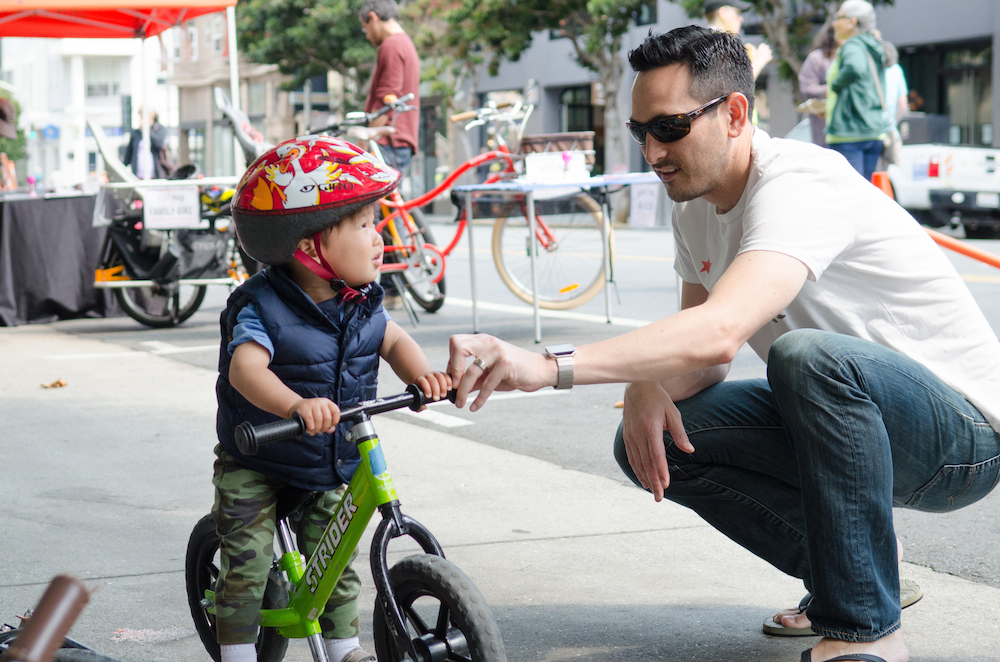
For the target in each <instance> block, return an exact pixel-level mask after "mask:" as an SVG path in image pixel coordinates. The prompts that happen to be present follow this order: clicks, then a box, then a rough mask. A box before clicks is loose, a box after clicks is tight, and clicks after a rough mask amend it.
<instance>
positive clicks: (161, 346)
mask: <svg viewBox="0 0 1000 662" xmlns="http://www.w3.org/2000/svg"><path fill="white" fill-rule="evenodd" d="M139 344H140V345H142V346H143V347H144V348H147V349H145V350H142V349H136V350H132V351H130V352H96V353H93V354H50V355H49V356H46V357H45V358H47V359H109V358H116V359H121V358H134V357H137V356H147V355H149V354H157V355H159V354H182V353H186V352H207V351H209V350H218V349H219V345H193V346H190V347H178V346H177V345H171V344H170V343H165V342H162V341H160V340H145V341H143V342H141V343H139Z"/></svg>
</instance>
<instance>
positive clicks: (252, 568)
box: [212, 446, 361, 644]
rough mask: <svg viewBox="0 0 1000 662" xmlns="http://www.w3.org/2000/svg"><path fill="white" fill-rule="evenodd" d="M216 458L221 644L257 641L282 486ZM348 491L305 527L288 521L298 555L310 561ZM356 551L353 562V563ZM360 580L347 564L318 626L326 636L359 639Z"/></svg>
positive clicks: (329, 496)
mask: <svg viewBox="0 0 1000 662" xmlns="http://www.w3.org/2000/svg"><path fill="white" fill-rule="evenodd" d="M215 454H216V456H217V459H216V461H215V477H214V478H213V480H212V482H213V483H214V484H215V507H214V508H213V509H212V515H213V516H214V518H215V526H216V528H217V530H218V532H219V535H220V536H221V538H222V540H221V542H220V546H219V551H220V557H221V558H220V568H219V579H218V581H217V583H216V587H215V609H216V612H215V614H216V621H217V624H218V640H219V643H220V644H250V643H254V642H256V641H257V624H258V622H259V620H260V608H261V603H262V602H263V599H264V588H265V587H266V586H267V575H268V571H269V570H270V569H271V561H272V559H273V556H274V553H273V547H272V545H273V542H274V532H275V528H276V522H275V512H276V510H277V494H278V492H280V491H281V489H282V488H284V487H286V486H285V485H284V483H281V482H280V481H276V480H272V479H271V478H268V477H267V476H265V475H264V474H262V473H260V472H258V471H254V470H252V469H248V468H246V467H244V466H242V465H240V464H237V463H236V461H235V460H234V458H233V456H232V455H230V454H229V453H228V452H226V451H225V450H224V449H223V448H222V446H216V448H215ZM345 489H346V487H344V486H342V487H340V488H339V489H337V490H332V491H330V492H326V493H324V494H323V496H322V497H321V498H320V499H319V500H318V501H317V502H316V503H315V505H313V506H312V508H310V509H309V510H308V512H306V514H305V516H304V517H303V518H302V520H301V521H300V522H293V521H291V519H290V520H289V524H290V525H291V526H292V528H293V531H295V535H296V537H297V542H298V546H299V550H300V551H301V552H302V553H303V554H305V556H306V558H307V559H308V558H309V556H310V555H312V552H313V549H315V547H316V545H317V543H318V542H319V539H320V537H321V536H322V535H323V532H324V531H325V530H326V526H327V524H329V522H330V518H331V517H332V516H333V511H334V509H336V507H337V504H339V503H340V500H341V498H342V497H343V493H344V491H345ZM356 556H357V551H356V550H355V552H354V556H352V557H351V561H352V563H353V561H354V558H355V557H356ZM360 589H361V581H360V579H359V577H358V573H356V572H355V571H354V568H353V567H352V565H350V564H349V565H348V566H347V569H346V570H344V574H343V575H342V576H341V578H340V581H339V582H338V583H337V587H336V589H334V592H333V595H331V596H330V600H329V601H328V602H327V603H326V610H325V611H324V613H323V615H322V616H321V617H320V619H319V622H320V626H321V627H322V630H323V636H324V637H326V638H328V639H346V638H348V637H354V636H357V635H358V593H359V591H360Z"/></svg>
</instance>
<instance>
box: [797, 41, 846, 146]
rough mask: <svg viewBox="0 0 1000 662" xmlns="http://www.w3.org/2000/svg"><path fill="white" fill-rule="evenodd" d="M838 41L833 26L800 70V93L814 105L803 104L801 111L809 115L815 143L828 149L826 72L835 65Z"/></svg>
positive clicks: (800, 107)
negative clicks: (834, 58)
mask: <svg viewBox="0 0 1000 662" xmlns="http://www.w3.org/2000/svg"><path fill="white" fill-rule="evenodd" d="M837 46H839V44H838V43H837V39H836V37H835V36H834V30H833V26H832V25H831V26H830V27H829V28H827V29H826V30H825V31H824V32H823V33H822V39H821V40H820V42H819V44H817V46H816V48H815V49H813V50H812V52H810V53H809V55H807V56H806V59H805V61H804V62H803V63H802V68H801V69H799V91H801V92H802V98H803V99H804V100H805V101H806V102H809V101H812V103H803V104H802V105H801V106H799V109H800V110H805V111H806V112H807V113H809V128H810V130H811V131H812V141H813V143H815V144H817V145H819V146H820V147H826V72H827V71H828V70H829V69H830V65H831V64H833V56H834V55H836V53H837Z"/></svg>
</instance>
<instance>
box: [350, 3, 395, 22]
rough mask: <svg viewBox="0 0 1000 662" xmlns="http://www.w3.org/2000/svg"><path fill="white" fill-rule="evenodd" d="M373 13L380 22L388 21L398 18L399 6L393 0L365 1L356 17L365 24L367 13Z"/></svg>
mask: <svg viewBox="0 0 1000 662" xmlns="http://www.w3.org/2000/svg"><path fill="white" fill-rule="evenodd" d="M369 12H375V15H376V16H378V17H379V19H380V20H383V21H388V20H389V19H390V18H396V17H397V16H399V5H397V4H396V2H395V0H365V3H364V4H363V5H361V9H360V10H359V11H358V15H359V16H360V17H361V20H362V21H363V22H365V23H367V22H368V13H369Z"/></svg>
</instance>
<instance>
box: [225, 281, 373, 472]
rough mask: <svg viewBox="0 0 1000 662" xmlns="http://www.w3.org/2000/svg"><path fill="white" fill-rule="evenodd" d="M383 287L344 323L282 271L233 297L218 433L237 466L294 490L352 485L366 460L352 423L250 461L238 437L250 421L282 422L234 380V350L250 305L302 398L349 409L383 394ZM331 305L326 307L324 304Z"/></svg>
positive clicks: (284, 375)
mask: <svg viewBox="0 0 1000 662" xmlns="http://www.w3.org/2000/svg"><path fill="white" fill-rule="evenodd" d="M382 294H383V292H382V288H381V287H379V285H378V284H377V283H372V285H371V286H370V288H369V290H368V296H367V298H366V299H364V300H363V301H361V302H360V303H358V304H357V305H356V306H354V307H353V309H351V311H350V312H349V313H347V314H346V315H345V316H344V319H343V321H338V320H337V319H336V315H337V313H336V309H335V308H334V306H333V302H332V301H331V302H330V308H331V310H333V311H334V312H333V314H334V317H333V318H331V317H329V316H327V315H326V314H324V312H323V311H322V310H320V308H319V307H318V306H317V305H316V304H315V303H314V302H313V300H312V299H311V298H309V296H308V295H307V294H306V293H305V292H303V291H302V290H301V289H300V288H299V287H298V286H297V285H296V284H295V283H293V282H292V281H291V279H289V277H288V275H287V274H285V272H284V271H283V270H282V269H280V268H278V267H270V268H268V269H266V270H265V271H263V272H261V273H259V274H257V275H255V276H253V277H252V278H250V279H249V280H248V281H247V282H246V283H244V284H243V285H241V286H240V287H238V288H237V289H236V290H235V291H234V292H233V293H232V295H231V296H230V297H229V301H228V303H227V305H226V309H225V310H224V311H223V312H222V320H221V322H222V349H221V351H220V353H219V380H218V382H217V384H216V395H217V396H218V399H219V413H218V417H217V420H216V431H217V433H218V435H219V441H220V442H221V444H222V446H223V448H225V449H226V450H227V451H229V452H230V453H232V454H233V456H234V457H235V458H236V460H237V462H239V463H240V464H243V465H244V466H247V467H249V468H251V469H254V470H256V471H260V472H261V473H264V474H267V475H268V476H271V477H273V478H277V479H278V480H281V481H283V482H285V483H287V484H289V485H292V486H294V487H299V488H302V489H307V490H317V491H318V490H322V491H326V490H331V489H334V488H336V487H337V486H339V485H341V484H342V483H346V482H348V481H349V480H350V479H351V476H353V475H354V470H355V469H356V468H357V466H358V463H359V462H360V457H359V455H358V449H357V447H356V446H355V445H354V444H352V443H349V442H348V441H347V440H346V439H345V438H344V435H345V432H346V430H345V424H344V423H341V424H340V425H338V426H337V428H336V430H335V431H334V433H333V434H318V435H315V436H307V437H306V438H305V442H303V441H301V440H290V441H282V442H277V443H274V444H271V445H268V446H264V447H262V448H261V449H260V451H259V452H258V454H257V455H255V456H247V455H243V454H242V453H240V451H239V449H238V448H237V447H236V440H235V436H234V434H233V431H234V430H235V428H236V426H237V425H239V424H240V423H242V422H243V421H250V423H252V424H253V425H260V424H261V423H270V422H272V421H277V420H280V419H279V417H278V416H274V415H273V414H269V413H268V412H265V411H263V410H261V409H258V408H257V407H255V406H253V405H252V404H250V403H249V402H248V401H247V400H246V399H245V398H244V397H243V396H242V395H240V393H239V392H238V391H237V390H236V389H235V388H233V386H232V385H231V384H230V383H229V363H230V360H231V358H232V357H230V355H229V352H228V351H227V350H226V347H227V345H228V344H229V341H230V340H231V339H232V332H233V327H234V326H235V325H236V315H237V314H238V313H239V311H240V310H241V309H242V308H243V307H244V306H245V305H246V304H247V303H249V302H251V301H252V302H253V303H254V304H255V305H256V308H257V311H258V313H259V314H260V319H261V322H262V323H263V325H264V328H265V329H266V330H267V333H268V335H269V336H270V338H271V341H272V342H273V343H274V356H273V357H272V359H271V365H270V368H271V370H272V371H273V372H274V373H275V374H276V375H277V376H278V377H279V378H280V379H281V381H282V382H284V383H285V384H286V385H287V386H288V387H289V388H291V389H292V390H293V391H295V392H296V393H298V394H299V395H301V396H302V397H307V398H312V397H327V398H330V399H331V400H333V401H334V402H335V403H337V405H338V406H339V407H341V408H342V409H343V408H345V407H349V406H351V405H353V404H356V403H358V402H360V401H362V400H370V399H372V398H374V397H375V390H376V386H377V383H378V365H379V354H378V351H379V347H380V346H381V345H382V339H383V337H384V336H385V325H386V318H385V317H384V316H383V315H381V314H379V315H376V316H375V317H374V318H373V317H372V313H373V312H375V310H376V309H377V308H378V307H379V304H380V303H381V301H382ZM324 307H325V306H324Z"/></svg>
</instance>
